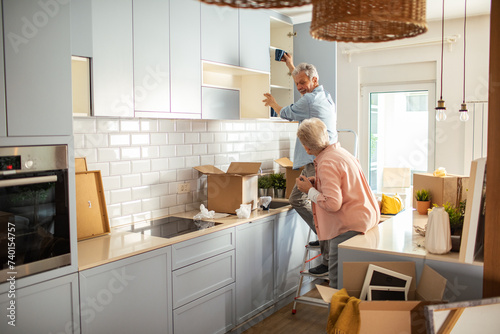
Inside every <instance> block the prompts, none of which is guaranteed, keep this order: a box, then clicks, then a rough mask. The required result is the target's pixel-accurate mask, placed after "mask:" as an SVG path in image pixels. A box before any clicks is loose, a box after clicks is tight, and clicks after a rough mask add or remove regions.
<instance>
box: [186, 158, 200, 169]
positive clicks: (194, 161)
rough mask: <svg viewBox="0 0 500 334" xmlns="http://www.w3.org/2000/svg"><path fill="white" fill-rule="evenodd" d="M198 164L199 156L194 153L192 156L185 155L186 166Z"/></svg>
mask: <svg viewBox="0 0 500 334" xmlns="http://www.w3.org/2000/svg"><path fill="white" fill-rule="evenodd" d="M199 165H200V157H199V156H197V155H195V156H192V157H186V167H191V168H192V167H196V166H199Z"/></svg>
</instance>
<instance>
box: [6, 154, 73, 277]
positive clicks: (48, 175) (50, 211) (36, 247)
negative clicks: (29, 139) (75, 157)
mask: <svg viewBox="0 0 500 334" xmlns="http://www.w3.org/2000/svg"><path fill="white" fill-rule="evenodd" d="M68 186H69V185H68V148H67V145H53V146H20V147H0V266H1V267H0V282H5V280H6V279H7V278H8V277H10V276H15V277H16V278H21V277H24V276H28V275H32V274H36V273H40V272H44V271H48V270H51V269H55V268H59V267H63V266H67V265H70V264H71V251H70V215H69V203H68V202H69V199H68V194H69V189H68Z"/></svg>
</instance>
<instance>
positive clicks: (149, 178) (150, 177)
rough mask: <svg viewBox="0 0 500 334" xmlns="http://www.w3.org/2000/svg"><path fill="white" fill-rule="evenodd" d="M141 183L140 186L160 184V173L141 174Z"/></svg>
mask: <svg viewBox="0 0 500 334" xmlns="http://www.w3.org/2000/svg"><path fill="white" fill-rule="evenodd" d="M141 178H142V181H141V184H142V185H143V186H146V185H151V184H157V183H160V172H159V171H156V172H150V173H142V175H141Z"/></svg>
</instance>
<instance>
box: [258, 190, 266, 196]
mask: <svg viewBox="0 0 500 334" xmlns="http://www.w3.org/2000/svg"><path fill="white" fill-rule="evenodd" d="M262 196H267V189H266V188H259V197H262Z"/></svg>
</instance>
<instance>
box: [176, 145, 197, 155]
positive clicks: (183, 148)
mask: <svg viewBox="0 0 500 334" xmlns="http://www.w3.org/2000/svg"><path fill="white" fill-rule="evenodd" d="M192 154H193V145H176V146H175V155H176V156H178V157H185V156H189V155H192Z"/></svg>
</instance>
